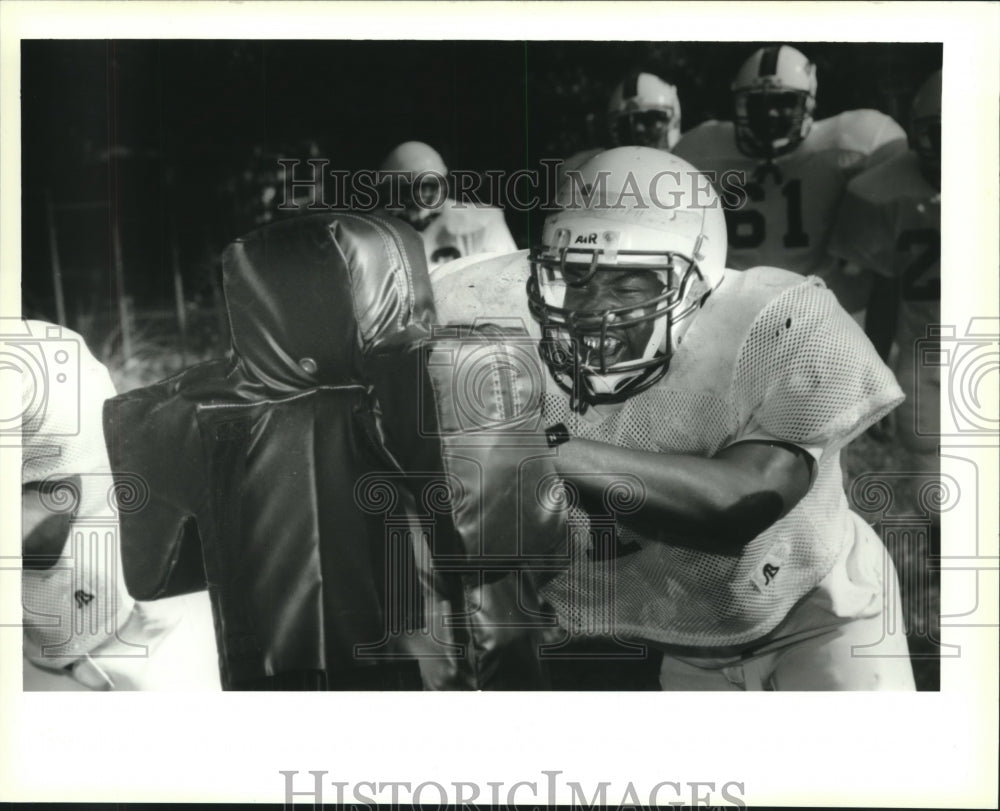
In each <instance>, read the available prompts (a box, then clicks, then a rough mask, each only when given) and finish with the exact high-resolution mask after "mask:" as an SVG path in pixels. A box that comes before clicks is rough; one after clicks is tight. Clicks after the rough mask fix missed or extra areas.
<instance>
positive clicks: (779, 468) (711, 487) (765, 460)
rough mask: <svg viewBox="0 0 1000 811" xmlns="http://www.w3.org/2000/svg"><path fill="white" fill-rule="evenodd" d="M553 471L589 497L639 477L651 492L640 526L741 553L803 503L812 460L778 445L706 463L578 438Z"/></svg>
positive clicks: (740, 448)
mask: <svg viewBox="0 0 1000 811" xmlns="http://www.w3.org/2000/svg"><path fill="white" fill-rule="evenodd" d="M556 467H557V469H558V471H559V473H560V474H561V475H562V476H564V477H565V478H566V479H567V480H569V481H570V482H571V483H572V484H574V485H576V486H577V487H578V488H579V489H580V490H581V491H582V492H583V493H585V494H586V493H588V492H589V493H591V494H594V495H597V494H598V493H599V492H600V491H601V490H602V489H603V488H604V487H605V486H606V485H607V484H608V483H610V482H611V481H613V480H614V478H615V475H616V474H618V475H622V474H630V475H632V476H637V477H639V478H640V479H641V480H642V481H643V483H644V484H645V486H646V498H645V502H644V504H643V506H642V507H641V508H640V517H641V518H642V519H644V520H650V521H655V522H657V523H658V524H659V525H661V526H662V527H663V528H664V530H666V531H668V532H669V533H670V534H671V535H673V536H679V537H681V538H684V540H685V543H686V545H691V546H694V547H696V548H699V549H703V550H705V551H711V552H720V553H736V552H738V551H739V550H740V549H741V548H742V547H743V546H744V545H745V544H747V543H749V542H750V541H751V540H752V539H753V538H755V537H756V536H757V535H759V534H760V533H761V532H763V531H764V530H765V529H767V528H768V527H769V526H770V525H771V524H773V523H774V522H775V521H777V520H778V519H779V518H781V517H782V516H784V515H785V514H786V513H788V512H789V511H790V510H791V509H792V508H793V507H794V506H795V505H796V504H798V502H799V501H800V500H801V499H802V498H803V496H805V494H806V493H807V492H808V491H809V487H810V485H811V484H812V478H813V472H814V471H813V468H814V460H813V457H812V456H810V455H809V454H808V453H807V452H806V451H805V450H803V449H801V448H799V447H797V446H795V445H791V444H787V443H779V442H765V441H756V440H753V441H745V442H739V443H737V444H734V445H730V446H729V447H727V448H725V449H723V450H722V451H720V452H719V453H718V454H717V455H716V456H714V457H712V458H709V459H705V458H702V457H697V456H688V455H683V454H664V453H656V452H649V451H637V450H631V449H627V448H619V447H616V446H613V445H608V444H605V443H603V442H594V441H591V440H587V439H577V438H573V439H571V440H570V441H568V442H566V443H564V444H563V445H561V446H560V447H559V456H558V458H557V461H556ZM595 470H599V471H606V472H607V477H606V478H605V477H595V476H594V475H593V473H594V471H595ZM602 479H603V480H602Z"/></svg>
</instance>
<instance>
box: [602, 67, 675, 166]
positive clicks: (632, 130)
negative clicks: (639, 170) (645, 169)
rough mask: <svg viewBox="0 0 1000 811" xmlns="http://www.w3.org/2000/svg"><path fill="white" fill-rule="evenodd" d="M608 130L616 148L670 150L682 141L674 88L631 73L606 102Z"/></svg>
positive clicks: (660, 80) (642, 74)
mask: <svg viewBox="0 0 1000 811" xmlns="http://www.w3.org/2000/svg"><path fill="white" fill-rule="evenodd" d="M608 126H609V128H610V130H611V143H612V144H614V145H615V146H651V147H653V148H655V149H666V150H670V149H673V148H674V146H675V145H676V143H677V142H678V141H679V140H680V137H681V102H680V99H679V98H678V97H677V88H675V87H674V86H673V85H672V84H667V83H666V82H665V81H663V80H662V79H661V78H660V77H659V76H654V75H653V74H652V73H632V74H630V75H629V76H627V77H626V78H625V80H624V81H622V82H621V84H619V85H618V86H617V87H616V88H615V89H614V92H612V94H611V98H610V100H609V101H608Z"/></svg>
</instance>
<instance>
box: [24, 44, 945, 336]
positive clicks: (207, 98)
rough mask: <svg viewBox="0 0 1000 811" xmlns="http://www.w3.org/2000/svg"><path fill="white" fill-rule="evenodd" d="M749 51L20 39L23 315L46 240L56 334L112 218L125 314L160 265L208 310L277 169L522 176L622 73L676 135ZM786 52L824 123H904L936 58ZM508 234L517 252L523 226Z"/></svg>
mask: <svg viewBox="0 0 1000 811" xmlns="http://www.w3.org/2000/svg"><path fill="white" fill-rule="evenodd" d="M761 44H763V43H689V42H684V43H664V42H539V41H532V42H440V41H437V42H435V41H420V42H411V41H402V42H388V41H377V42H376V41H292V42H289V41H281V42H261V41H219V40H215V41H185V40H156V41H107V42H105V41H56V40H45V41H26V42H24V43H23V44H22V56H21V61H22V190H23V237H24V239H23V245H24V261H23V281H24V304H25V307H26V309H27V310H28V311H29V312H34V313H36V314H38V315H42V316H47V317H49V318H53V317H54V315H55V313H54V310H53V308H54V301H53V290H52V282H51V278H50V272H49V266H50V263H51V254H52V244H51V243H52V240H51V239H50V237H51V236H52V232H53V231H54V233H55V237H56V243H57V248H58V251H59V258H60V264H61V266H62V271H63V276H64V283H65V285H66V288H67V300H68V301H71V302H72V306H71V307H70V308H69V310H70V312H69V313H68V316H67V318H68V320H69V321H70V326H72V325H73V323H74V320H75V319H78V316H80V315H84V314H86V313H91V312H93V311H96V310H101V309H104V308H106V307H107V306H108V305H109V304H110V301H111V299H112V298H113V296H112V295H111V293H112V292H113V291H111V290H110V288H111V287H112V286H113V284H114V282H113V274H111V273H110V269H111V268H112V266H113V262H114V256H113V254H114V250H115V246H114V244H113V242H114V240H113V239H112V232H111V228H110V223H111V221H112V220H114V221H115V222H116V223H117V226H118V232H119V234H120V243H121V255H122V262H123V265H124V267H125V269H126V273H125V279H126V284H127V288H128V293H129V295H130V296H132V297H133V298H134V299H135V300H136V301H137V302H138V304H139V305H145V306H155V305H156V304H157V303H158V302H161V301H167V302H169V301H170V299H171V297H172V296H173V282H172V276H171V268H172V267H173V265H174V264H175V263H176V264H177V265H179V267H180V269H181V273H182V276H183V279H184V282H185V291H186V296H187V297H188V298H190V299H192V300H197V301H202V300H204V301H209V302H210V301H211V299H212V296H213V295H214V293H213V290H214V288H213V286H212V283H211V282H212V274H213V273H214V268H215V265H216V263H217V259H218V254H219V252H220V251H221V249H222V248H223V247H224V246H225V245H226V244H227V243H228V242H229V241H230V240H231V239H233V238H234V237H236V236H238V235H239V234H240V233H242V232H244V231H246V230H248V229H249V228H252V227H253V225H254V221H255V220H254V217H255V216H258V215H259V213H260V212H259V211H258V210H257V209H258V208H259V207H260V205H261V203H260V202H259V200H258V198H259V187H260V185H261V182H262V181H261V176H262V175H265V174H267V173H269V172H270V173H273V171H274V168H275V160H276V157H277V156H279V155H284V156H289V157H301V158H305V157H309V156H310V155H313V156H316V155H319V156H322V157H324V158H327V159H329V161H330V166H331V168H334V167H335V168H341V169H347V170H357V169H360V168H377V167H378V165H379V163H380V161H381V158H382V157H383V156H384V155H385V153H386V152H387V151H388V150H389V149H390V148H391V147H392V146H394V145H395V144H397V143H399V142H400V141H403V140H410V139H416V140H423V141H427V142H428V143H430V144H432V145H433V146H435V147H436V148H437V149H438V150H439V151H440V152H441V153H442V155H443V156H444V158H445V161H446V162H447V163H448V165H449V166H450V167H453V168H455V167H460V168H463V169H470V170H476V171H484V170H486V169H495V170H501V171H505V172H510V171H513V170H515V169H518V168H522V167H535V166H537V162H538V160H539V159H540V158H546V157H567V156H569V155H571V154H573V153H574V152H576V151H578V150H580V149H583V148H587V147H592V146H601V145H604V139H605V123H604V116H603V111H604V107H605V104H606V101H607V98H608V96H609V94H610V92H611V90H612V88H613V87H614V85H615V84H616V83H617V82H618V81H619V80H620V79H621V77H622V76H623V75H624V74H625V73H626V72H628V71H629V70H632V69H642V70H648V71H651V72H654V73H657V74H658V75H660V76H661V77H663V78H664V79H666V80H667V81H670V82H673V83H674V84H676V85H677V87H678V91H679V93H680V97H681V104H682V108H683V126H684V128H685V129H688V128H690V127H692V126H694V125H695V124H697V123H699V122H701V121H703V120H705V119H707V118H712V117H727V112H728V106H729V83H730V81H731V79H732V76H733V74H734V73H735V71H736V69H737V68H738V66H739V64H740V63H741V62H742V60H743V59H745V58H746V57H747V56H748V55H749V54H750V53H751V52H752V51H753V50H754V49H755V48H757V47H759V46H760V45H761ZM793 44H795V43H793ZM798 47H799V48H800V49H801V50H803V52H805V53H806V54H807V55H809V57H810V58H811V59H813V60H814V61H815V62H816V64H817V68H818V74H819V82H820V85H819V94H818V109H817V117H820V118H822V117H825V116H828V115H832V114H835V113H838V112H840V111H842V110H845V109H852V108H858V107H872V108H876V109H880V110H882V111H884V112H886V113H889V114H890V115H892V116H894V117H895V118H897V119H898V120H900V121H901V123H905V110H906V106H907V104H908V99H909V97H910V96H911V95H912V93H913V91H914V90H915V88H916V87H917V86H918V85H919V83H920V82H921V81H922V79H923V78H924V77H925V76H926V75H927V74H929V73H930V72H931V71H932V70H934V69H935V68H937V67H939V66H940V63H941V48H940V45H936V44H885V43H880V44H851V43H805V44H798ZM46 195H48V199H49V200H51V201H52V204H53V213H52V220H53V222H52V225H53V226H54V227H52V228H50V222H49V218H48V215H47V209H46V205H45V201H46ZM81 204H82V205H81ZM508 220H509V224H510V227H511V230H512V231H513V233H514V235H515V238H516V239H517V240H518V243H519V244H520V245H522V246H525V245H526V243H527V240H528V234H529V230H530V228H532V227H537V224H538V222H539V217H538V215H537V212H536V213H534V214H527V215H526V214H518V213H515V212H510V213H509V214H508ZM74 310H76V311H79V312H74Z"/></svg>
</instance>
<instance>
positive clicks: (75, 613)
mask: <svg viewBox="0 0 1000 811" xmlns="http://www.w3.org/2000/svg"><path fill="white" fill-rule="evenodd" d="M21 323H23V324H24V335H23V337H7V338H5V341H6V350H7V351H8V353H15V354H16V355H17V356H18V357H20V359H21V366H22V388H21V391H22V424H21V436H22V454H23V466H22V472H21V483H22V486H24V485H31V484H37V483H43V482H48V483H50V484H52V485H54V487H53V488H52V489H46V490H45V491H43V494H39V492H38V490H37V489H30V488H29V489H28V490H26V491H25V494H24V496H23V497H24V498H26V499H27V498H32V499H37V500H38V503H37V504H36V505H34V506H35V507H36V509H40V510H42V511H44V510H45V509H46V508H47V506H48V507H49V508H51V509H53V510H58V511H62V510H63V509H64V508H65V507H66V506H67V505H68V504H70V503H72V502H75V503H76V506H75V509H73V518H72V520H71V521H70V530H69V535H68V536H67V538H66V543H65V546H64V547H63V550H62V556H61V558H60V560H59V561H58V562H56V563H55V564H54V565H53V566H52V567H51V568H49V569H45V570H25V571H24V572H23V573H22V579H21V589H22V604H23V607H24V616H23V621H24V626H25V653H26V654H27V655H28V656H29V657H30V658H31V659H32V660H33V661H36V662H38V663H39V664H42V665H45V666H48V667H59V666H62V665H65V664H68V663H70V662H72V661H73V660H74V659H76V658H78V657H79V656H81V655H82V654H84V653H87V652H89V651H91V650H93V649H94V648H95V647H96V646H97V645H99V644H101V643H102V642H104V641H105V640H107V639H108V638H110V637H111V636H113V635H114V633H115V630H116V629H117V628H118V627H120V625H121V623H122V622H123V621H124V620H125V618H126V617H127V616H128V614H129V612H130V611H131V608H132V604H133V603H132V600H131V598H130V597H129V596H128V593H127V592H126V590H125V584H124V580H123V578H122V571H121V558H120V549H119V541H118V537H119V535H118V503H117V500H116V492H115V488H114V484H113V481H112V478H111V468H110V465H109V462H108V453H107V449H106V446H105V442H104V429H103V422H102V409H103V407H104V401H105V400H106V399H108V398H110V397H114V396H115V393H116V392H115V388H114V384H113V383H112V382H111V377H110V375H109V374H108V371H107V369H105V368H104V366H103V365H102V364H101V363H100V362H98V361H97V360H96V359H95V358H94V357H93V355H91V353H90V351H89V350H88V348H87V345H86V344H85V343H84V341H83V338H81V337H80V336H79V335H77V334H76V333H75V332H72V331H71V330H69V329H66V328H65V327H58V326H55V325H53V324H48V323H45V322H41V321H25V322H21ZM71 477H78V478H79V482H80V486H79V491H75V488H74V487H73V485H72V484H70V483H69V482H71V481H72V480H71ZM56 482H64V483H65V484H61V485H56V484H55V483H56ZM46 502H48V505H47V504H46Z"/></svg>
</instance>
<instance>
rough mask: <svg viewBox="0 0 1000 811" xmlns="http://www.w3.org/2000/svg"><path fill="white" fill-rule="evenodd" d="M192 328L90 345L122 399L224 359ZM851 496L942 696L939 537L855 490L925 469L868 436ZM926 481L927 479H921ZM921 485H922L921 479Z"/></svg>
mask: <svg viewBox="0 0 1000 811" xmlns="http://www.w3.org/2000/svg"><path fill="white" fill-rule="evenodd" d="M192 315H193V317H192V318H191V319H190V320H189V330H188V341H187V346H186V348H185V351H184V353H183V355H182V353H181V352H180V350H179V347H178V337H177V332H176V329H175V328H174V329H171V327H170V323H169V319H168V318H164V317H159V318H145V319H137V326H136V327H135V328H133V330H132V332H133V335H132V355H131V357H130V358H129V359H128V360H126V359H125V358H124V357H123V356H122V352H121V341H120V335H119V334H118V333H117V332H116V331H115V330H114V329H113V328H111V329H109V328H107V327H105V329H104V331H97V330H96V326H97V325H94V327H95V331H94V332H92V333H91V334H87V332H85V331H84V330H81V332H83V333H84V337H85V338H86V339H87V340H88V343H89V344H90V346H91V347H92V348H93V349H94V350H95V353H96V354H97V355H98V356H99V357H100V359H101V360H102V361H103V362H104V363H105V365H107V366H108V368H109V369H110V371H111V375H112V378H113V379H114V381H115V385H116V386H117V388H118V391H119V392H125V391H129V390H131V389H134V388H138V387H141V386H146V385H149V384H151V383H155V382H156V381H158V380H162V379H163V378H165V377H168V376H170V375H172V374H175V373H176V372H178V371H180V370H181V369H183V368H185V366H189V365H192V364H194V363H196V362H198V361H202V360H208V359H210V358H216V357H222V356H223V355H224V354H225V352H226V351H227V350H228V338H226V339H223V338H222V337H220V334H219V332H220V330H219V324H220V322H219V319H218V318H217V316H216V314H215V313H205V312H201V313H193V314H192ZM842 464H843V468H844V479H845V482H844V483H845V490H846V492H847V494H848V499H849V501H850V502H851V504H852V507H853V508H854V509H855V510H856V511H857V512H859V513H860V514H861V515H862V516H863V517H864V518H865V519H866V520H867V521H868V523H869V524H871V525H872V526H873V527H874V528H875V529H876V531H877V532H879V534H880V535H881V536H882V537H883V539H884V540H885V543H886V546H887V548H888V549H889V551H890V554H891V555H892V558H893V562H894V564H895V566H896V570H897V571H898V572H899V573H900V576H901V579H902V580H904V581H905V583H906V584H907V587H906V588H903V589H902V601H903V613H904V618H905V622H906V627H907V629H908V639H909V643H910V653H911V656H913V669H914V675H915V677H916V681H917V687H918V689H920V690H938V689H940V675H939V673H940V671H939V660H938V657H937V647H936V644H935V640H936V639H938V638H939V635H938V628H939V614H940V585H939V577H938V576H937V574H936V572H935V571H934V570H933V568H932V565H931V563H932V558H933V557H934V556H936V555H937V554H939V552H938V547H939V541H938V531H937V529H936V528H935V527H933V526H931V525H930V524H927V523H926V522H921V521H919V520H917V521H914V522H911V523H912V524H913V525H914V527H915V529H916V531H914V532H907V533H900V534H899V535H898V536H897V535H893V534H891V533H888V532H886V531H885V529H886V527H885V526H883V524H884V519H885V516H884V515H883V514H882V513H881V512H878V511H875V512H867V511H866V510H865V507H866V506H868V504H867V503H866V502H865V500H864V498H862V497H859V496H858V494H857V493H853V496H854V497H853V498H852V492H853V491H854V490H855V489H856V488H855V484H856V483H859V482H860V483H864V482H865V481H871V480H872V478H874V479H876V480H878V474H880V473H887V472H891V473H898V472H905V471H915V470H919V465H917V464H916V462H915V460H914V459H913V458H912V457H911V456H909V455H908V454H907V452H906V451H905V450H903V449H902V448H901V447H900V446H899V445H898V444H897V443H895V442H893V441H892V439H891V438H889V439H887V440H884V441H879V440H876V439H874V438H873V437H872V436H870V435H868V434H863V435H862V436H861V437H859V438H858V439H856V440H855V441H854V442H852V443H851V444H850V445H849V446H848V447H847V448H846V449H845V450H844V451H843V456H842ZM922 477H923V480H924V481H926V478H927V476H926V474H922ZM918 478H919V477H918ZM884 481H885V482H886V484H887V486H889V487H890V488H891V489H892V496H893V499H894V503H893V507H892V513H893V515H900V514H903V515H919V513H920V509H919V507H918V506H917V498H916V492H915V489H914V488H913V487H912V486H911V487H910V488H909V489H908V488H907V486H905V485H899V484H897V483H895V482H896V481H898V480H894V479H892V478H886V479H885V480H884Z"/></svg>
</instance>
